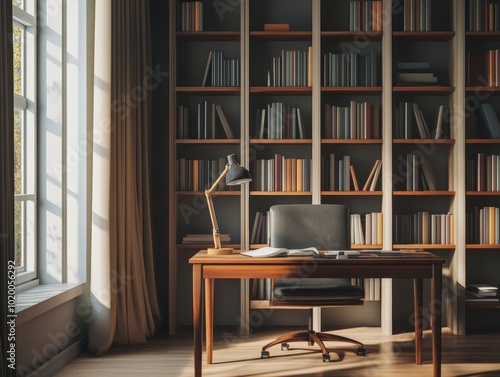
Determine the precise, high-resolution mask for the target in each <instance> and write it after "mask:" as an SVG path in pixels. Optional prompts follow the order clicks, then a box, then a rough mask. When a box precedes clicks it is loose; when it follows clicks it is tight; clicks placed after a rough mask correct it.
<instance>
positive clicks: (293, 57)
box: [267, 47, 312, 86]
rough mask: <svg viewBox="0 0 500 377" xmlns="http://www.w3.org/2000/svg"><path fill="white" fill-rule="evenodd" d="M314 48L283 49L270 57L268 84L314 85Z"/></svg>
mask: <svg viewBox="0 0 500 377" xmlns="http://www.w3.org/2000/svg"><path fill="white" fill-rule="evenodd" d="M311 59H312V48H311V47H309V48H308V50H307V51H300V50H281V55H280V56H273V57H270V58H269V59H268V69H267V86H312V71H311V69H312V67H311Z"/></svg>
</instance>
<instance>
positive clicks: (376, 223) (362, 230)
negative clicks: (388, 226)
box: [350, 212, 383, 245]
mask: <svg viewBox="0 0 500 377" xmlns="http://www.w3.org/2000/svg"><path fill="white" fill-rule="evenodd" d="M350 216H351V244H352V245H382V230H383V228H382V212H372V213H365V214H359V213H353V214H351V215H350Z"/></svg>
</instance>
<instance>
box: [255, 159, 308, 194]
mask: <svg viewBox="0 0 500 377" xmlns="http://www.w3.org/2000/svg"><path fill="white" fill-rule="evenodd" d="M250 172H251V174H252V177H253V180H252V182H251V189H252V190H255V191H310V190H311V159H309V158H286V157H285V156H283V155H281V154H275V155H274V158H270V159H260V160H254V161H253V162H251V164H250Z"/></svg>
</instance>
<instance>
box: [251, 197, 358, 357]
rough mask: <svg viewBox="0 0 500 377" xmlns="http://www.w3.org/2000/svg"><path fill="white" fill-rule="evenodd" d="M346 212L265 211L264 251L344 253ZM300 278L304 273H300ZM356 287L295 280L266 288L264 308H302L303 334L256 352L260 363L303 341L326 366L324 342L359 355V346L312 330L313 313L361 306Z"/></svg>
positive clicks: (321, 208) (347, 282)
mask: <svg viewBox="0 0 500 377" xmlns="http://www.w3.org/2000/svg"><path fill="white" fill-rule="evenodd" d="M349 230H350V226H349V210H348V208H347V207H346V206H343V205H337V204H317V205H315V204H295V205H275V206H272V207H271V208H270V246H273V247H286V248H290V249H292V248H304V247H308V246H314V247H316V248H317V249H318V250H346V249H349V245H350V237H349ZM305 273H306V272H305ZM364 295H365V294H364V290H363V288H362V287H358V286H354V285H352V284H351V279H349V278H347V279H345V278H342V279H341V278H326V279H323V278H322V279H319V278H310V279H308V278H300V279H299V278H297V279H275V280H274V281H273V283H272V288H271V297H270V305H272V306H287V307H289V306H297V307H303V308H308V310H309V324H308V325H309V326H308V330H307V331H301V332H295V333H291V334H286V335H283V336H280V337H278V338H277V339H275V340H274V341H272V342H270V343H268V344H266V345H265V346H264V347H262V352H261V358H269V357H270V355H269V351H267V349H268V348H270V347H272V346H274V345H276V344H281V349H282V350H283V349H288V347H289V345H288V343H289V342H301V341H307V342H308V343H309V345H311V346H312V345H314V343H316V344H317V345H318V346H319V347H320V348H321V351H322V352H323V355H322V356H323V361H330V354H329V352H328V349H327V348H326V346H325V344H324V341H327V340H329V341H337V342H338V341H341V342H349V343H353V344H357V345H358V349H357V351H356V353H357V354H358V355H360V356H364V355H365V348H364V345H363V344H362V343H360V342H358V341H356V340H354V339H350V338H346V337H343V336H338V335H333V334H328V333H323V332H315V331H314V330H313V318H312V313H313V309H312V308H313V307H332V306H345V305H362V304H363V298H364Z"/></svg>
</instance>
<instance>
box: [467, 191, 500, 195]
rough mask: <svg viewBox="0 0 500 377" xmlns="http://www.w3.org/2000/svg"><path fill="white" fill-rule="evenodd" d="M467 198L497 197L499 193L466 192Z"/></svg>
mask: <svg viewBox="0 0 500 377" xmlns="http://www.w3.org/2000/svg"><path fill="white" fill-rule="evenodd" d="M465 195H467V196H499V195H500V191H466V192H465Z"/></svg>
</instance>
